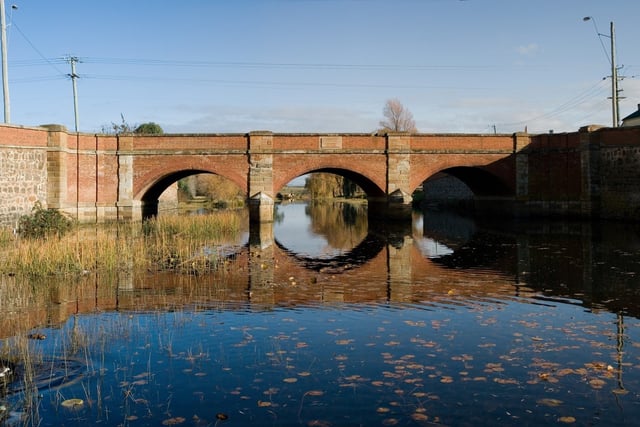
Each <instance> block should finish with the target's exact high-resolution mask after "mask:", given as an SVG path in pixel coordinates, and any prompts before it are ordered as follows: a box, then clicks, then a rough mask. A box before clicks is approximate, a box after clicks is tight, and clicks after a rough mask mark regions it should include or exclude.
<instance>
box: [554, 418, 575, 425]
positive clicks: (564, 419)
mask: <svg viewBox="0 0 640 427" xmlns="http://www.w3.org/2000/svg"><path fill="white" fill-rule="evenodd" d="M558 421H560V422H561V423H565V424H573V423H575V422H576V419H575V417H560V418H558Z"/></svg>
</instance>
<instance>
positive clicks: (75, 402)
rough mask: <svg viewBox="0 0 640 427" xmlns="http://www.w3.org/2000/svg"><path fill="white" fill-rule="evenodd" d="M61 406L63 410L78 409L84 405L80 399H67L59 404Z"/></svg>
mask: <svg viewBox="0 0 640 427" xmlns="http://www.w3.org/2000/svg"><path fill="white" fill-rule="evenodd" d="M61 405H62V406H63V407H65V408H78V407H80V406H82V405H84V400H82V399H67V400H65V401H63V402H62V403H61Z"/></svg>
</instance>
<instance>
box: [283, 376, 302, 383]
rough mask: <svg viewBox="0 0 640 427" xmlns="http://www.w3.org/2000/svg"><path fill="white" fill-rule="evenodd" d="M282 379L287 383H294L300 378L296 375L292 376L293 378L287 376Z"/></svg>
mask: <svg viewBox="0 0 640 427" xmlns="http://www.w3.org/2000/svg"><path fill="white" fill-rule="evenodd" d="M282 381H284V382H285V383H289V384H293V383H295V382H297V381H298V379H297V378H294V377H291V378H285V379H283V380H282Z"/></svg>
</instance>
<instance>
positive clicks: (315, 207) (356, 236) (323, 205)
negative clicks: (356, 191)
mask: <svg viewBox="0 0 640 427" xmlns="http://www.w3.org/2000/svg"><path fill="white" fill-rule="evenodd" d="M305 213H306V214H307V216H309V218H310V219H311V230H312V231H313V233H314V234H317V235H320V236H323V237H324V238H325V239H326V240H327V243H329V245H331V247H333V248H335V249H343V250H349V249H351V248H353V247H354V246H356V245H357V244H358V243H359V242H361V241H362V240H363V239H364V238H365V237H366V236H367V230H368V227H369V224H368V222H367V206H366V204H364V203H348V202H331V201H312V202H311V203H309V205H307V207H306V208H305Z"/></svg>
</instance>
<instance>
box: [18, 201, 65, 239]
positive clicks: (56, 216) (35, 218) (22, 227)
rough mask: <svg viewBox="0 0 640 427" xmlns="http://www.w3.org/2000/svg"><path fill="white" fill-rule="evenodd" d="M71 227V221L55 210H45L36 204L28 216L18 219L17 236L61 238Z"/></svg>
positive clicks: (38, 203)
mask: <svg viewBox="0 0 640 427" xmlns="http://www.w3.org/2000/svg"><path fill="white" fill-rule="evenodd" d="M72 226H73V221H72V220H71V219H69V218H67V217H66V216H65V215H63V214H62V213H60V212H59V211H57V210H55V209H45V208H43V207H42V204H41V203H40V202H36V204H35V205H34V206H33V209H31V214H30V215H23V216H22V217H20V221H19V223H18V234H19V235H20V236H22V237H27V238H31V239H46V238H47V237H50V236H57V237H62V236H63V235H64V234H66V233H67V232H68V231H69V230H71V227H72Z"/></svg>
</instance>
